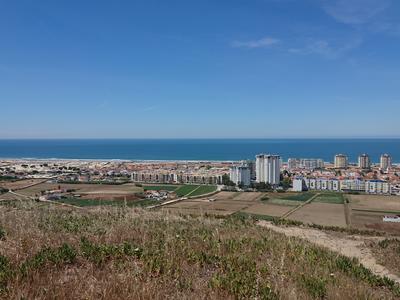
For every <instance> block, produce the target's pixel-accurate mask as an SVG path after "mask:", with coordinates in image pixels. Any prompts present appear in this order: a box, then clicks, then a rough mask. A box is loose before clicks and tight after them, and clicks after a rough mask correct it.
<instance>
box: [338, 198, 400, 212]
mask: <svg viewBox="0 0 400 300" xmlns="http://www.w3.org/2000/svg"><path fill="white" fill-rule="evenodd" d="M346 197H347V198H348V199H349V201H350V205H351V208H352V209H365V210H377V211H395V212H400V197H399V196H379V195H346Z"/></svg>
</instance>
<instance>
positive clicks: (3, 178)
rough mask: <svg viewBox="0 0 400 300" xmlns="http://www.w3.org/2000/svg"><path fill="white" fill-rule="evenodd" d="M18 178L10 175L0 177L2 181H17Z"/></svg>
mask: <svg viewBox="0 0 400 300" xmlns="http://www.w3.org/2000/svg"><path fill="white" fill-rule="evenodd" d="M16 180H18V177H16V176H9V175H0V181H16Z"/></svg>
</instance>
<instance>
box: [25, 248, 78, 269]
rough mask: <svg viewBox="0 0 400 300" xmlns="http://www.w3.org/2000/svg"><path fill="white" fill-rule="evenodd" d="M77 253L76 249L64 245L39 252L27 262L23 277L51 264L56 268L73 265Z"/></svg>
mask: <svg viewBox="0 0 400 300" xmlns="http://www.w3.org/2000/svg"><path fill="white" fill-rule="evenodd" d="M76 256H77V252H76V250H75V248H74V247H72V246H70V245H68V244H63V245H62V246H61V247H59V248H55V249H52V248H49V247H46V248H44V249H43V250H41V251H39V252H38V253H37V254H36V255H35V256H34V257H32V258H31V259H28V260H27V261H25V262H24V263H23V264H22V265H21V267H20V271H21V273H22V274H23V275H27V273H28V272H29V271H32V270H36V269H39V268H40V267H42V266H44V265H46V264H48V263H51V264H53V265H55V266H61V265H64V264H72V263H74V262H75V259H76Z"/></svg>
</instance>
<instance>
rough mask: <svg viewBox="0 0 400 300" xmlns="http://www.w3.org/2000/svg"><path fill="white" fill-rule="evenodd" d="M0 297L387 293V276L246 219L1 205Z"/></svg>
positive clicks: (391, 293) (394, 292)
mask: <svg viewBox="0 0 400 300" xmlns="http://www.w3.org/2000/svg"><path fill="white" fill-rule="evenodd" d="M0 229H1V230H0V298H5V299H6V298H7V299H9V298H13V299H15V298H18V299H21V298H26V299H33V298H36V299H42V298H44V299H98V298H102V299H150V298H151V299H165V298H173V299H177V298H179V299H210V298H211V299H220V298H228V299H234V298H242V299H248V298H257V299H260V298H261V299H288V298H291V299H314V298H326V299H383V298H384V299H391V298H393V299H394V298H396V297H398V296H400V294H398V293H399V290H398V287H397V286H395V285H394V284H393V283H392V282H390V281H387V280H382V279H380V278H377V277H374V276H373V275H371V274H370V273H368V271H367V270H366V269H364V268H362V266H360V265H359V264H358V263H357V262H356V261H353V260H349V259H347V258H344V257H342V256H339V255H337V254H334V253H332V252H329V251H327V250H323V249H321V248H318V247H316V246H313V245H311V244H309V243H306V242H304V241H301V240H299V239H296V238H287V237H285V236H283V235H281V234H278V233H274V232H272V231H270V230H268V229H266V228H260V227H257V226H255V224H254V222H253V221H252V220H251V219H246V218H240V217H231V218H227V219H219V218H212V217H197V218H195V217H190V216H178V215H173V214H168V213H167V212H148V211H143V210H140V209H117V208H106V209H105V208H103V209H93V210H89V211H79V212H78V211H72V210H68V209H61V208H54V207H48V206H40V205H38V204H36V203H29V202H26V203H24V204H23V205H21V203H20V202H19V203H16V205H14V206H0Z"/></svg>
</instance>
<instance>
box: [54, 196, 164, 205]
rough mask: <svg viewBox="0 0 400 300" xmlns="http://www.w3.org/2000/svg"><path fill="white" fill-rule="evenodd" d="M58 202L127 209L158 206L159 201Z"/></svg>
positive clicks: (91, 200)
mask: <svg viewBox="0 0 400 300" xmlns="http://www.w3.org/2000/svg"><path fill="white" fill-rule="evenodd" d="M57 202H60V203H66V204H70V205H75V206H79V207H90V206H117V207H118V206H119V207H122V206H125V205H126V206H127V207H145V206H150V205H154V204H157V203H158V201H157V200H152V199H141V200H128V201H126V202H125V201H123V200H115V199H114V200H101V199H82V198H67V199H62V200H58V201H57Z"/></svg>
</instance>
